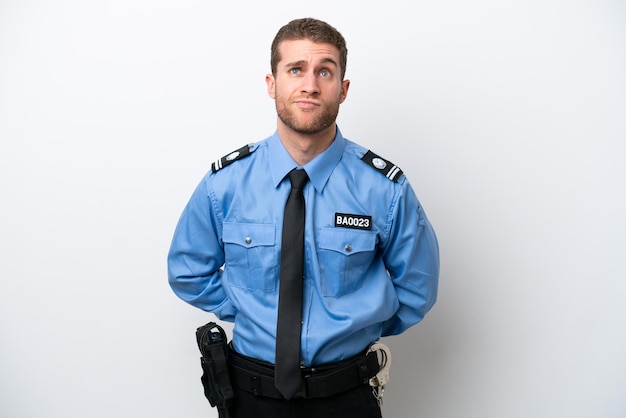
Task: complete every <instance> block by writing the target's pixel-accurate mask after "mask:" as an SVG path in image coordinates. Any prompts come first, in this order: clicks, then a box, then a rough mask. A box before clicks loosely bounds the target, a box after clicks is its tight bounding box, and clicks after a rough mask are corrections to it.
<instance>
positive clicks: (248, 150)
mask: <svg viewBox="0 0 626 418" xmlns="http://www.w3.org/2000/svg"><path fill="white" fill-rule="evenodd" d="M252 151H253V147H252V146H250V145H246V146H243V147H241V148H239V149H238V150H237V151H233V152H231V153H230V154H227V155H225V156H224V157H222V158H220V159H219V160H217V161H214V162H213V164H211V170H212V171H213V172H214V173H216V172H218V171H219V170H221V169H222V168H224V167H226V166H227V165H229V164H231V163H234V162H235V161H237V160H240V159H242V158H243V157H246V156H248V155H250V154H252Z"/></svg>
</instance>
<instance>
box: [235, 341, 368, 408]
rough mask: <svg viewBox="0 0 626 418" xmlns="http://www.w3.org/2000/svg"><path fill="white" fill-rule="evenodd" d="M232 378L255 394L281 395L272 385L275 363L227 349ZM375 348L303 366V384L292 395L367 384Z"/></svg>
mask: <svg viewBox="0 0 626 418" xmlns="http://www.w3.org/2000/svg"><path fill="white" fill-rule="evenodd" d="M230 354H231V355H230V370H231V381H232V384H233V386H236V387H238V388H240V389H242V390H245V391H247V392H251V393H252V394H253V395H256V396H265V397H268V398H275V399H283V396H282V395H281V394H280V392H279V391H278V389H276V386H275V385H274V366H273V365H272V364H270V363H266V362H264V361H260V360H256V359H253V358H251V357H247V356H244V355H241V354H239V353H237V352H235V351H234V350H233V349H232V347H231V350H230ZM379 369H380V367H379V365H378V355H377V354H376V352H371V353H367V354H362V355H359V356H356V357H353V358H351V359H348V360H344V361H340V362H337V363H332V364H328V365H323V366H319V367H307V368H302V369H301V370H302V374H303V376H304V388H303V390H302V391H301V392H299V393H298V394H296V396H295V397H301V398H322V397H327V396H332V395H336V394H337V393H340V392H343V391H346V390H349V389H353V388H355V387H357V386H361V385H366V384H368V382H369V379H371V378H372V377H374V376H375V375H376V373H378V372H379Z"/></svg>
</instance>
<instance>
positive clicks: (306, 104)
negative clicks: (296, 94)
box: [295, 99, 320, 110]
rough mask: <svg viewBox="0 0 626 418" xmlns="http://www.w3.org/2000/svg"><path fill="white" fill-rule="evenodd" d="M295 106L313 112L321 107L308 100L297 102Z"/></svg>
mask: <svg viewBox="0 0 626 418" xmlns="http://www.w3.org/2000/svg"><path fill="white" fill-rule="evenodd" d="M295 104H296V106H298V107H299V108H300V109H302V110H312V109H315V108H317V107H319V106H320V105H319V103H318V102H316V101H314V100H308V99H301V100H296V101H295Z"/></svg>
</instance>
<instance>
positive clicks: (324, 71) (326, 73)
mask: <svg viewBox="0 0 626 418" xmlns="http://www.w3.org/2000/svg"><path fill="white" fill-rule="evenodd" d="M320 76H322V77H330V71H328V70H322V71H320Z"/></svg>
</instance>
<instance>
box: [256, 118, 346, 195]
mask: <svg viewBox="0 0 626 418" xmlns="http://www.w3.org/2000/svg"><path fill="white" fill-rule="evenodd" d="M267 142H268V151H269V159H270V168H269V169H270V172H271V174H272V181H273V182H274V186H275V187H278V185H279V184H280V182H281V181H282V180H283V179H284V178H285V176H286V175H287V173H289V172H290V171H291V170H293V169H294V168H296V167H298V165H297V164H296V162H295V161H294V160H293V158H291V156H290V155H289V153H288V152H287V150H286V149H285V147H284V146H283V143H282V142H280V138H279V136H278V132H274V134H273V135H272V136H271V137H270V138H269V139H268V141H267ZM345 146H346V140H345V139H344V137H343V135H342V134H341V131H340V130H339V127H337V131H336V133H335V139H334V140H333V142H332V143H331V144H330V147H328V149H327V150H326V151H324V152H323V153H321V154H320V155H318V156H317V157H315V158H314V159H313V160H312V161H310V162H309V163H308V164H306V165H305V166H304V167H303V168H304V170H305V171H306V173H307V174H308V176H309V179H310V182H311V184H313V186H314V187H315V190H317V191H318V192H321V191H322V190H324V186H325V185H326V183H327V182H328V179H329V177H330V174H331V173H332V172H333V170H334V169H335V167H336V166H337V164H338V163H339V160H341V156H342V154H343V150H344V148H345Z"/></svg>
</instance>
